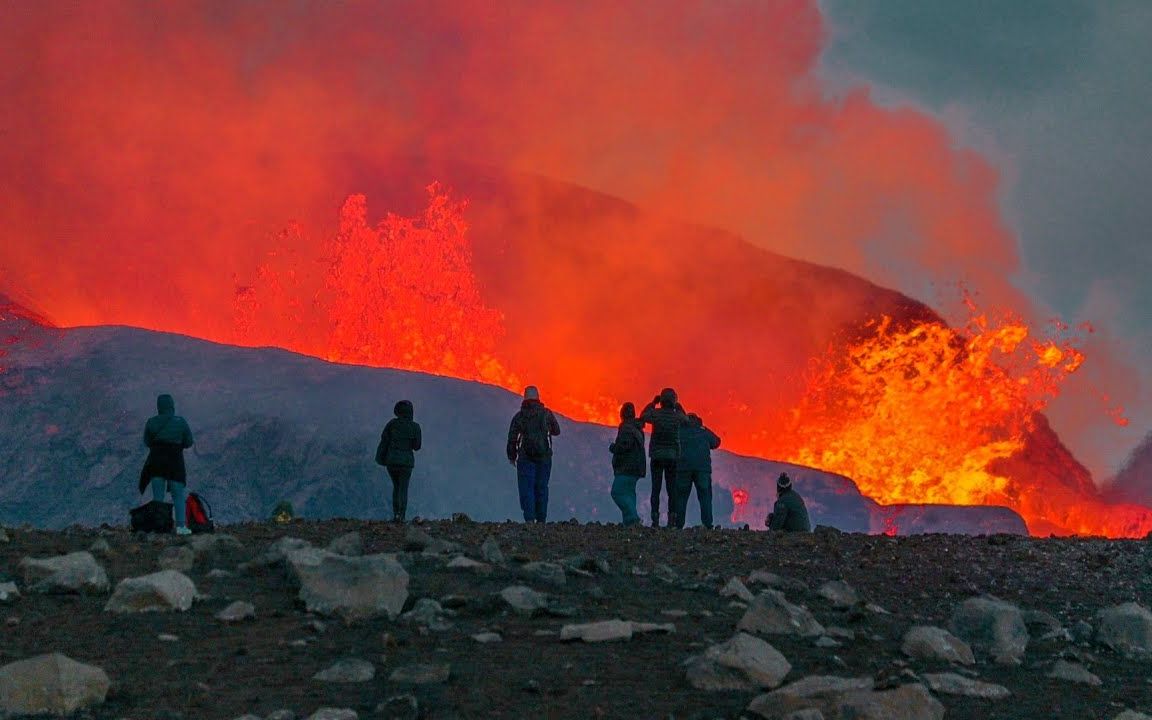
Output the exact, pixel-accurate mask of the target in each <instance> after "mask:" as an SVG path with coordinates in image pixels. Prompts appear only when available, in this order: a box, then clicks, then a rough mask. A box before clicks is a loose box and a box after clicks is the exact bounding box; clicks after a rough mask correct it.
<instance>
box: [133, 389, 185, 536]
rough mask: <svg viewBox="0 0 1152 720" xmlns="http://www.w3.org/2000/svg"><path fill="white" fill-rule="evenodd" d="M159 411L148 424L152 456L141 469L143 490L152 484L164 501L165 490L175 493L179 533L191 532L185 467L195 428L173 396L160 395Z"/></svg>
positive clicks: (146, 430) (174, 510) (158, 498)
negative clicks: (189, 424)
mask: <svg viewBox="0 0 1152 720" xmlns="http://www.w3.org/2000/svg"><path fill="white" fill-rule="evenodd" d="M156 412H157V414H156V415H154V416H152V417H150V418H148V422H147V423H145V424H144V444H145V445H146V446H147V447H148V459H147V460H145V461H144V467H143V469H142V470H141V471H140V484H139V489H140V492H144V489H145V488H146V487H148V486H149V485H151V486H152V499H153V500H154V501H155V502H164V495H165V493H171V494H172V515H173V520H175V522H176V534H177V535H191V534H192V531H191V530H190V529H189V528H188V515H187V512H188V510H187V505H186V503H187V499H188V493H187V487H188V476H187V473H186V471H185V469H184V451H185V450H187V449H188V448H190V447H192V443H193V440H192V430H191V429H190V428H189V427H188V421H187V420H185V419H184V418H182V417H181V416H179V415H177V414H176V401H175V400H173V399H172V396H171V395H168V394H163V395H160V396H158V397H157V398H156Z"/></svg>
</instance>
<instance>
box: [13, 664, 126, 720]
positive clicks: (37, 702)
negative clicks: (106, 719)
mask: <svg viewBox="0 0 1152 720" xmlns="http://www.w3.org/2000/svg"><path fill="white" fill-rule="evenodd" d="M110 685H111V682H110V681H109V680H108V675H107V674H106V673H105V672H104V671H103V670H101V669H100V668H98V667H96V666H94V665H85V664H84V663H79V662H76V661H75V660H73V659H72V658H70V657H67V656H66V655H61V654H60V653H49V654H47V655H38V656H36V657H33V658H29V659H27V660H20V661H17V662H14V663H9V664H7V665H5V666H3V667H0V717H4V716H8V715H40V714H45V713H48V714H52V715H71V714H72V713H74V712H76V711H77V710H80V709H81V708H89V707H95V706H97V705H100V704H101V703H103V702H104V699H105V698H106V697H107V695H108V688H109V686H110Z"/></svg>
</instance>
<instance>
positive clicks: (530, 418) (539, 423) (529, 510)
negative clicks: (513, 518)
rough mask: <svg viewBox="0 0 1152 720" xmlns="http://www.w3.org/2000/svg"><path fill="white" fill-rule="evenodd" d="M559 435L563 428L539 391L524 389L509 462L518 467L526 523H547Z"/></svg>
mask: <svg viewBox="0 0 1152 720" xmlns="http://www.w3.org/2000/svg"><path fill="white" fill-rule="evenodd" d="M559 434H560V424H559V423H558V422H556V416H555V415H553V414H552V411H551V410H549V409H548V408H546V407H544V403H542V402H540V391H539V390H538V389H537V388H536V387H535V386H534V385H529V386H528V387H526V388H524V401H523V402H522V403H521V404H520V411H519V412H517V413H516V414H515V415H514V416H513V417H512V423H511V424H510V425H509V426H508V446H507V454H508V462H510V463H512V465H514V466H515V467H516V480H517V484H518V485H519V490H520V510H521V511H523V513H524V522H538V523H542V522H546V521H547V520H548V481H549V479H550V478H551V476H552V438H553V436H556V435H559Z"/></svg>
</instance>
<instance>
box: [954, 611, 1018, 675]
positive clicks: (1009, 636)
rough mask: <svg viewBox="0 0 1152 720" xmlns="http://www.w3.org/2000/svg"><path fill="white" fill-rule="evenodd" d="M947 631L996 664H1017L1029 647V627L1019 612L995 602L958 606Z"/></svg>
mask: <svg viewBox="0 0 1152 720" xmlns="http://www.w3.org/2000/svg"><path fill="white" fill-rule="evenodd" d="M949 630H951V631H952V634H953V635H956V636H957V637H959V638H960V639H962V640H964V641H965V642H967V643H968V644H969V645H971V646H972V647H973V648H975V649H977V650H980V651H982V652H987V653H988V654H990V655H991V656H992V658H993V659H994V660H996V662H998V663H1003V664H1017V663H1019V662H1020V660H1021V659H1022V658H1023V657H1024V651H1025V649H1027V647H1028V640H1029V636H1028V627H1027V626H1026V625H1025V624H1024V617H1023V615H1022V614H1021V612H1020V608H1018V607H1016V606H1015V605H1013V604H1012V603H1007V602H1004V601H1002V600H997V599H995V598H988V597H979V598H969V599H967V600H965V601H964V602H962V603H960V604H959V605H957V606H956V609H955V610H954V611H953V612H952V620H951V622H950V623H949Z"/></svg>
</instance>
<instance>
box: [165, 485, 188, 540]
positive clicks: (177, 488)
mask: <svg viewBox="0 0 1152 720" xmlns="http://www.w3.org/2000/svg"><path fill="white" fill-rule="evenodd" d="M168 491H169V492H171V493H172V514H173V515H174V516H175V518H176V532H180V529H181V528H185V527H186V526H187V525H188V510H187V505H186V503H187V499H188V486H187V485H185V484H184V483H182V482H176V481H175V480H169V481H168Z"/></svg>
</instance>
